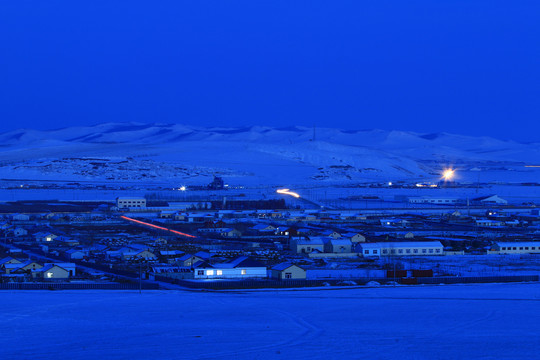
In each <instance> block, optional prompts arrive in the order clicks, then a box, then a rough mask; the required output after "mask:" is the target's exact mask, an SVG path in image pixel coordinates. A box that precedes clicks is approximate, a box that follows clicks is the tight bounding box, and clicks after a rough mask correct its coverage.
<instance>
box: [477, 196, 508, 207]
mask: <svg viewBox="0 0 540 360" xmlns="http://www.w3.org/2000/svg"><path fill="white" fill-rule="evenodd" d="M472 201H473V203H480V204H486V205H488V204H497V205H506V204H508V201H507V200H505V199H503V198H500V197H499V196H498V195H489V196H482V197H479V198H476V199H473V200H472Z"/></svg>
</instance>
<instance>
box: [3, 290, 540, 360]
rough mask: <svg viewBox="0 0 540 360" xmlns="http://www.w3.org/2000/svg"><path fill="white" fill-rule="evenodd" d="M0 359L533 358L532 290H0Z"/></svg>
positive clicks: (539, 304) (536, 330)
mask: <svg viewBox="0 0 540 360" xmlns="http://www.w3.org/2000/svg"><path fill="white" fill-rule="evenodd" d="M0 301H1V303H2V307H1V310H0V329H1V332H2V336H1V337H0V358H1V359H36V358H39V359H396V358H399V359H535V358H538V354H539V353H540V284H538V283H531V284H485V285H452V286H448V285H447V286H417V287H379V288H350V289H344V290H297V291H295V290H289V291H283V290H281V291H275V290H267V291H244V292H240V291H239V292H226V293H225V292H222V293H216V292H182V291H148V292H143V294H142V295H141V294H139V293H138V292H129V291H47V292H45V291H44V292H40V291H26V292H25V291H19V292H9V291H3V292H1V293H0Z"/></svg>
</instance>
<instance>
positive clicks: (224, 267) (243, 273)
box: [193, 256, 267, 279]
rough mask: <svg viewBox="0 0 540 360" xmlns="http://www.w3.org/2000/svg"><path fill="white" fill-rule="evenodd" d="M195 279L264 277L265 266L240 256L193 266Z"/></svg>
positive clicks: (265, 273)
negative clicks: (224, 261)
mask: <svg viewBox="0 0 540 360" xmlns="http://www.w3.org/2000/svg"><path fill="white" fill-rule="evenodd" d="M193 276H194V278H195V279H247V278H266V277H267V269H266V266H264V265H263V264H261V263H259V262H258V261H255V260H252V259H250V258H248V257H246V256H241V257H239V258H236V259H234V260H232V261H230V262H228V263H222V264H214V265H208V264H207V265H205V266H203V267H195V270H194V274H193Z"/></svg>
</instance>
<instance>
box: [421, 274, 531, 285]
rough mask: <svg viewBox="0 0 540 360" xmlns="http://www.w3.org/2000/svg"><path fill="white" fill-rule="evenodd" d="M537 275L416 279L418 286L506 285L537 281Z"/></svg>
mask: <svg viewBox="0 0 540 360" xmlns="http://www.w3.org/2000/svg"><path fill="white" fill-rule="evenodd" d="M539 278H540V277H539V276H538V275H516V276H455V277H453V276H448V277H446V276H445V277H434V278H417V279H416V280H417V283H418V284H426V285H427V284H472V283H506V282H523V281H539Z"/></svg>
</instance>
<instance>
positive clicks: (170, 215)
mask: <svg viewBox="0 0 540 360" xmlns="http://www.w3.org/2000/svg"><path fill="white" fill-rule="evenodd" d="M175 215H176V211H169V210H167V211H165V210H164V211H160V212H159V218H160V219H174V218H175Z"/></svg>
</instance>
